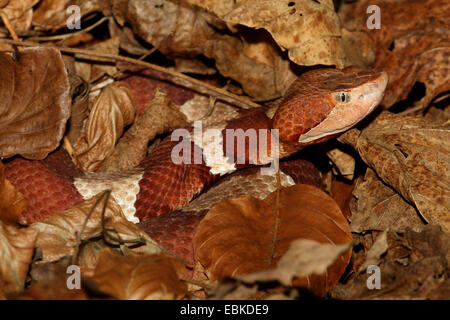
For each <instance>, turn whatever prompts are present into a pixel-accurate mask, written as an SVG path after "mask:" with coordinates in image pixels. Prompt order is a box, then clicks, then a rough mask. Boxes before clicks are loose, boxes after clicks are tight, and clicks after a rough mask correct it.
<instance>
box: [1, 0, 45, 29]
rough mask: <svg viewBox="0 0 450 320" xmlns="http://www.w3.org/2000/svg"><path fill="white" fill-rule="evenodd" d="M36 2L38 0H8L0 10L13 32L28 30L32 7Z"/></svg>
mask: <svg viewBox="0 0 450 320" xmlns="http://www.w3.org/2000/svg"><path fill="white" fill-rule="evenodd" d="M38 2H39V0H10V1H9V2H8V4H7V5H6V6H5V7H4V8H3V9H2V10H3V12H4V13H5V14H6V16H7V17H8V19H9V20H10V21H11V25H12V26H13V28H14V29H15V30H29V29H30V27H31V19H32V17H33V6H34V5H35V4H37V3H38ZM1 7H2V6H0V8H1Z"/></svg>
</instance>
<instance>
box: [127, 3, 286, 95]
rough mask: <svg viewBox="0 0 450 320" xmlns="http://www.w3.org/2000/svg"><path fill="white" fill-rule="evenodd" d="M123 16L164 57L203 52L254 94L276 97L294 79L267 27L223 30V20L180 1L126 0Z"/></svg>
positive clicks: (225, 74)
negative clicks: (237, 33) (243, 31)
mask: <svg viewBox="0 0 450 320" xmlns="http://www.w3.org/2000/svg"><path fill="white" fill-rule="evenodd" d="M127 21H128V22H129V23H130V24H131V26H132V28H133V31H134V32H135V34H137V35H138V36H140V37H141V38H142V39H144V40H145V41H147V42H149V43H151V44H152V45H153V46H155V47H157V48H158V50H159V51H160V52H162V53H163V54H166V55H167V56H168V57H170V58H186V57H187V58H192V57H193V56H199V55H204V56H206V57H208V58H211V59H214V61H215V64H216V67H217V69H218V70H219V71H220V73H221V74H222V75H224V76H226V77H230V78H232V79H234V80H236V81H238V82H239V83H241V85H242V87H243V89H244V91H245V92H246V93H247V94H249V95H250V96H252V97H254V98H255V99H258V100H269V99H273V98H277V97H279V96H281V95H282V93H283V92H284V91H285V90H286V89H287V87H288V86H289V84H290V83H291V82H292V81H294V79H295V75H294V73H293V72H292V70H291V68H290V62H289V60H288V59H286V58H285V57H282V55H281V52H280V50H279V48H278V47H277V45H276V44H275V43H274V42H273V40H272V38H271V37H270V36H269V35H268V34H267V33H262V32H257V31H255V32H253V33H251V34H249V35H248V36H247V35H246V34H243V35H242V37H237V36H236V37H235V36H230V35H227V34H226V32H227V28H226V26H225V23H224V22H223V21H220V20H219V19H218V18H217V17H216V16H215V15H212V14H210V13H208V12H206V11H204V10H202V9H199V8H194V7H193V6H191V5H189V4H187V3H185V2H183V3H177V2H172V1H161V0H130V1H129V3H128V16H127Z"/></svg>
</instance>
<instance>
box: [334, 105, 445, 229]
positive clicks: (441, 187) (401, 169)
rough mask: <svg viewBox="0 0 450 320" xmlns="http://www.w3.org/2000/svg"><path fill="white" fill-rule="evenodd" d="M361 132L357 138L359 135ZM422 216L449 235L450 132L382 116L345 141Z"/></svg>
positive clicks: (419, 121) (417, 121)
mask: <svg viewBox="0 0 450 320" xmlns="http://www.w3.org/2000/svg"><path fill="white" fill-rule="evenodd" d="M355 133H356V134H355ZM341 140H342V141H343V142H346V143H349V144H351V145H352V146H353V147H354V148H355V149H356V150H357V151H358V153H359V154H360V156H361V158H362V159H363V160H364V162H365V163H366V164H367V165H368V166H370V167H371V168H372V169H374V170H375V172H376V173H377V175H378V176H379V177H380V178H381V179H382V180H383V181H384V182H385V183H387V184H388V185H390V186H392V187H393V188H394V189H395V190H396V191H397V192H398V193H400V194H401V195H402V196H403V197H404V198H405V199H406V200H407V201H408V202H409V203H412V204H414V205H415V206H416V208H417V209H418V211H419V213H420V214H421V216H422V217H423V218H424V219H425V220H426V221H427V222H430V223H434V224H439V225H441V226H442V228H443V229H444V230H445V231H446V232H450V216H449V215H448V212H449V208H450V183H449V181H450V152H449V150H450V127H449V126H448V125H446V126H445V125H438V124H435V123H433V122H429V121H427V120H425V119H423V118H421V117H402V116H397V115H393V114H390V113H388V112H384V113H382V114H381V115H380V116H379V117H378V118H377V119H376V120H375V121H374V122H372V123H371V124H370V125H369V126H368V127H367V128H365V129H364V130H363V131H362V133H361V134H360V136H359V137H357V131H353V130H352V131H349V132H348V133H346V134H345V135H344V136H342V137H341Z"/></svg>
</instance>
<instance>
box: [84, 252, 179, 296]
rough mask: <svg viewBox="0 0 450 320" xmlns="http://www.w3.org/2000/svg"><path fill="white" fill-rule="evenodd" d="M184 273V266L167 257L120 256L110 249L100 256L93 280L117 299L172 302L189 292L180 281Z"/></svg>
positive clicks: (160, 255)
mask: <svg viewBox="0 0 450 320" xmlns="http://www.w3.org/2000/svg"><path fill="white" fill-rule="evenodd" d="M183 271H184V265H183V264H180V263H179V262H178V261H176V260H174V259H173V258H171V257H169V256H167V255H163V254H153V255H136V254H133V255H127V256H121V255H119V254H117V253H115V252H114V251H112V250H110V249H107V250H103V251H102V252H101V253H100V256H99V261H98V264H97V267H96V269H95V274H94V276H93V277H92V278H91V280H93V281H94V282H95V283H96V284H97V286H98V288H99V289H100V290H101V291H103V292H105V293H108V294H110V295H111V296H113V297H116V298H118V299H127V300H161V299H165V300H173V299H180V298H182V297H183V296H185V295H186V293H187V289H186V284H185V283H183V282H181V281H180V279H179V277H180V276H181V275H182V273H183Z"/></svg>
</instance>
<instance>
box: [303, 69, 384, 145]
mask: <svg viewBox="0 0 450 320" xmlns="http://www.w3.org/2000/svg"><path fill="white" fill-rule="evenodd" d="M387 83H388V75H387V73H386V72H385V71H382V72H380V73H379V74H377V75H376V76H375V77H374V78H373V79H372V80H370V81H368V82H366V83H364V84H362V85H360V86H358V87H355V88H353V89H350V90H348V91H347V92H346V93H348V94H349V95H350V96H351V97H352V99H351V101H350V102H347V103H337V104H336V105H335V107H334V108H333V109H332V110H331V111H330V113H329V114H328V115H327V117H326V118H325V119H324V120H323V121H322V122H320V123H319V124H318V125H317V126H315V127H313V128H311V129H310V130H309V131H307V132H305V133H304V134H302V135H300V137H299V138H298V142H299V143H302V144H303V143H311V141H315V140H319V139H323V138H324V137H327V136H334V135H336V134H338V133H341V132H344V131H346V130H348V129H350V128H351V127H353V126H354V125H356V124H357V123H358V122H360V121H361V120H362V119H364V118H365V117H366V116H367V115H368V114H370V113H371V112H372V111H373V110H374V109H375V108H376V107H377V106H378V105H379V104H380V102H381V100H382V99H383V97H384V92H385V89H386V86H387Z"/></svg>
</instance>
